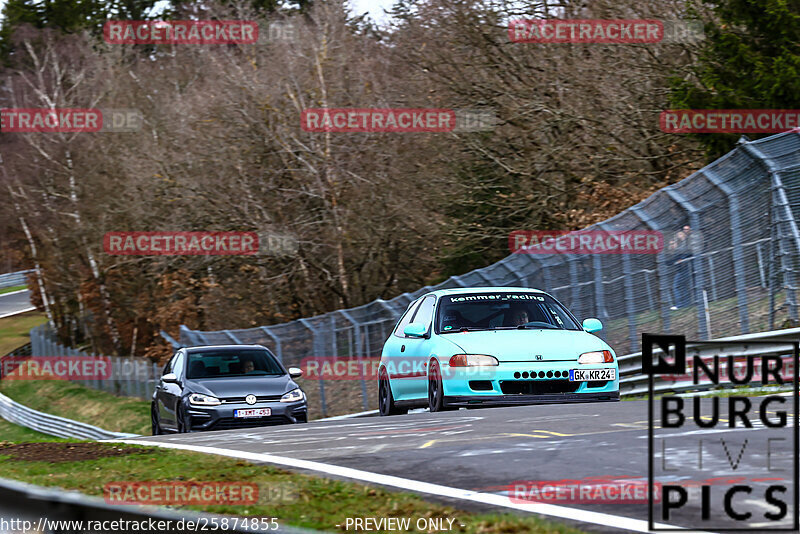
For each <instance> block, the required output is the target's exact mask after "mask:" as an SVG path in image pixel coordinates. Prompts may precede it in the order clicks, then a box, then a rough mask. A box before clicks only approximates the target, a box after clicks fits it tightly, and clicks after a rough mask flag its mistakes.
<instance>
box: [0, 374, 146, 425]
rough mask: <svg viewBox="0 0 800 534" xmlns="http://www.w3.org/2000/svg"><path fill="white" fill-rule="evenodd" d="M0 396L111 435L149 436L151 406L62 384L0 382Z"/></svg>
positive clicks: (71, 383) (72, 384)
mask: <svg viewBox="0 0 800 534" xmlns="http://www.w3.org/2000/svg"><path fill="white" fill-rule="evenodd" d="M0 393H2V394H3V395H6V396H8V397H11V398H12V399H14V400H15V401H17V402H18V403H20V404H24V405H25V406H27V407H29V408H33V409H34V410H39V411H40V412H45V413H49V414H53V415H58V416H60V417H67V418H69V419H74V420H75V421H81V422H84V423H89V424H90V425H94V426H97V427H100V428H102V429H104V430H111V431H113V432H129V433H132V434H142V435H149V434H150V403H149V402H148V401H144V400H141V399H135V398H131V397H117V396H116V395H112V394H111V393H107V392H105V391H100V390H97V389H91V388H87V387H85V386H82V385H80V384H75V383H73V382H67V381H63V380H0Z"/></svg>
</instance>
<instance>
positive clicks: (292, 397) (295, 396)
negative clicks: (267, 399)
mask: <svg viewBox="0 0 800 534" xmlns="http://www.w3.org/2000/svg"><path fill="white" fill-rule="evenodd" d="M305 398H306V394H305V393H303V390H302V389H300V388H296V389H293V390H292V391H290V392H289V393H284V395H283V397H281V402H297V401H301V400H303V399H305Z"/></svg>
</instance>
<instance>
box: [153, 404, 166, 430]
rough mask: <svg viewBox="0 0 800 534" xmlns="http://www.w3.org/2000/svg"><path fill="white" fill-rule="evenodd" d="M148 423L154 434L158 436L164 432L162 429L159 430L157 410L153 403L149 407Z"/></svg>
mask: <svg viewBox="0 0 800 534" xmlns="http://www.w3.org/2000/svg"><path fill="white" fill-rule="evenodd" d="M150 424H151V427H152V432H153V435H154V436H160V435H162V434H163V433H164V431H163V430H161V425H160V424H159V422H158V411H157V410H156V407H155V405H153V406H151V407H150Z"/></svg>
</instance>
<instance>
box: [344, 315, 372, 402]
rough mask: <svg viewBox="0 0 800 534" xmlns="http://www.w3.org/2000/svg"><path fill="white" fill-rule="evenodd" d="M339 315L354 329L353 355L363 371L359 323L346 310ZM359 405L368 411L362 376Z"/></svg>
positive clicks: (364, 381) (364, 382)
mask: <svg viewBox="0 0 800 534" xmlns="http://www.w3.org/2000/svg"><path fill="white" fill-rule="evenodd" d="M339 313H341V314H342V315H343V316H344V318H345V319H347V320H348V321H350V324H352V325H353V328H354V329H355V333H356V351H355V353H356V358H357V359H358V363H359V368H361V369H363V366H361V365H360V364H361V356H362V354H361V323H359V322H358V321H356V320H355V319H353V316H352V315H350V314H349V313H348V312H347V310H339ZM367 335H369V332H367ZM361 404H362V406H364V410H367V409H369V400H368V399H367V380H366V378H364V376H362V377H361Z"/></svg>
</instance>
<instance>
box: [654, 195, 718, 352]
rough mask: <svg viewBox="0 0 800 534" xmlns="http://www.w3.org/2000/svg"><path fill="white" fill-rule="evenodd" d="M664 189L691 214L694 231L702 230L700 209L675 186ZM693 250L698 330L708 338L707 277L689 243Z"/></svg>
mask: <svg viewBox="0 0 800 534" xmlns="http://www.w3.org/2000/svg"><path fill="white" fill-rule="evenodd" d="M664 191H665V192H666V193H667V195H669V197H670V198H671V199H672V200H674V201H675V202H676V203H677V204H678V205H679V206H680V207H682V208H683V209H684V210H686V212H687V213H688V215H689V226H690V227H691V228H692V230H693V231H699V230H700V214H699V210H698V209H697V208H696V207H694V205H693V204H692V203H691V202H689V201H688V200H686V197H684V196H683V195H682V194H681V193H679V192H678V191H676V190H675V189H674V188H673V186H668V187H665V188H664ZM689 249H690V252H691V256H690V258H691V259H690V265H691V266H692V272H693V273H694V295H695V296H694V304H695V308H696V309H697V331H698V335H699V336H700V339H708V336H709V333H708V329H707V328H706V313H705V311H704V310H703V289H704V288H705V277H704V276H703V262H702V259H703V258H702V257H701V256H700V255H699V254H697V251H696V250H693V249H692V244H691V243H689Z"/></svg>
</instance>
